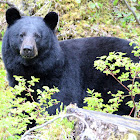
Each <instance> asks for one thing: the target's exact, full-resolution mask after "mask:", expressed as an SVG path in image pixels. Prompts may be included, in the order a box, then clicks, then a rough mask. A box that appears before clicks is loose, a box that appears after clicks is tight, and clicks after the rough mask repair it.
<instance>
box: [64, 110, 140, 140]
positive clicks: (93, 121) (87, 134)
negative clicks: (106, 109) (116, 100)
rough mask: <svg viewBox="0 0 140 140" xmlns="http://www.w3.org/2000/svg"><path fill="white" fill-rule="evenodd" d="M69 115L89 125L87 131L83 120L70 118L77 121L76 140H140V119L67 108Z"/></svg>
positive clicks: (75, 128)
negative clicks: (73, 115)
mask: <svg viewBox="0 0 140 140" xmlns="http://www.w3.org/2000/svg"><path fill="white" fill-rule="evenodd" d="M67 113H69V114H75V115H77V116H78V117H80V118H82V119H84V120H85V121H86V123H87V124H88V125H89V129H88V130H87V128H86V125H85V123H84V122H83V121H82V120H81V119H78V118H75V117H69V119H70V120H71V119H72V120H73V119H74V120H75V127H74V137H75V139H76V140H81V139H83V140H140V120H139V119H135V118H131V117H127V116H119V115H114V114H107V113H103V112H96V111H89V110H85V109H80V108H67Z"/></svg>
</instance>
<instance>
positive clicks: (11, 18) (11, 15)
mask: <svg viewBox="0 0 140 140" xmlns="http://www.w3.org/2000/svg"><path fill="white" fill-rule="evenodd" d="M20 18H21V16H20V13H19V11H18V10H17V9H16V8H9V9H8V10H7V11H6V21H7V23H8V24H9V25H12V24H13V23H14V22H15V21H16V20H18V19H20Z"/></svg>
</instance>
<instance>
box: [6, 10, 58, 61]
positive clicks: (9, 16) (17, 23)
mask: <svg viewBox="0 0 140 140" xmlns="http://www.w3.org/2000/svg"><path fill="white" fill-rule="evenodd" d="M6 21H7V23H8V28H7V31H8V36H9V38H8V42H9V46H10V47H11V48H12V49H11V50H14V51H15V52H16V53H17V54H19V55H20V56H21V57H22V58H24V59H26V60H30V59H33V58H35V57H37V56H38V54H39V53H42V54H43V52H44V51H45V52H47V51H48V52H49V50H50V49H51V46H53V45H54V43H55V42H56V41H53V38H55V35H54V29H55V27H56V25H57V22H58V15H57V13H55V12H50V13H48V14H47V15H46V16H45V18H41V17H28V16H23V17H22V16H21V15H20V13H19V11H18V10H17V9H16V8H10V9H8V10H7V12H6ZM54 40H55V39H54ZM44 48H45V49H44Z"/></svg>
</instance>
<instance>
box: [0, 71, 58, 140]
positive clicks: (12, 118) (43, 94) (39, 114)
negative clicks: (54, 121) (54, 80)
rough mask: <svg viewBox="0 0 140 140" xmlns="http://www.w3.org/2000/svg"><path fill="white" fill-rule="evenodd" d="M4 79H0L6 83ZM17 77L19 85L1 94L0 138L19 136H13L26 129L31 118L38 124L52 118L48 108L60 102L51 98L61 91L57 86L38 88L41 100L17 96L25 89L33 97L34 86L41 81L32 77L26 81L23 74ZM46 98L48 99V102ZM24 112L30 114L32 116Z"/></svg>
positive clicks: (8, 88)
mask: <svg viewBox="0 0 140 140" xmlns="http://www.w3.org/2000/svg"><path fill="white" fill-rule="evenodd" d="M1 74H2V73H1ZM3 79H4V78H2V79H0V80H1V84H2V85H5V80H3ZM15 79H16V80H17V81H18V85H16V86H15V87H14V88H12V87H7V88H6V90H5V89H3V91H2V92H1V94H0V105H1V107H0V112H1V113H0V127H1V128H0V130H1V132H0V138H10V137H12V138H13V139H16V138H18V136H14V137H13V135H14V134H15V133H16V134H20V133H21V132H23V131H25V130H26V126H27V123H29V124H30V123H31V122H30V121H29V120H33V119H34V120H36V122H37V124H42V123H44V122H45V121H47V120H48V119H50V117H49V114H48V112H47V111H46V108H49V107H51V106H53V105H54V104H57V103H58V101H57V100H56V99H51V96H52V95H53V94H54V93H56V92H59V90H58V89H57V88H55V87H54V88H52V89H50V88H49V87H47V86H44V87H43V88H44V91H41V90H39V89H38V90H37V93H38V94H39V95H40V96H39V97H38V99H39V102H35V101H34V100H33V102H29V101H27V102H26V99H25V98H17V95H20V94H21V92H23V91H26V92H27V93H26V94H27V95H28V96H31V98H32V95H31V93H32V92H34V90H32V86H34V85H35V83H36V82H39V79H38V78H34V77H31V80H30V81H26V80H25V79H24V78H22V77H21V76H15ZM26 83H28V86H26V85H27V84H26ZM58 94H59V93H58ZM32 99H33V98H32ZM46 100H48V102H47V103H46ZM23 112H26V113H28V114H30V116H29V115H27V114H25V113H23Z"/></svg>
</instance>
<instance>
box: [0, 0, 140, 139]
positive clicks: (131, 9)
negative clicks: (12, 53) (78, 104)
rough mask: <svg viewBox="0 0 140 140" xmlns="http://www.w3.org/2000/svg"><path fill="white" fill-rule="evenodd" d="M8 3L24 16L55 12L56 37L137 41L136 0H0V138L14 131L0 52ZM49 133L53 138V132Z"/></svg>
mask: <svg viewBox="0 0 140 140" xmlns="http://www.w3.org/2000/svg"><path fill="white" fill-rule="evenodd" d="M9 7H16V8H17V9H19V10H20V12H21V14H22V15H23V16H26V15H27V16H41V17H44V16H45V15H46V14H47V13H48V12H50V11H55V12H57V13H58V14H59V23H58V25H57V28H56V35H57V37H58V40H65V39H72V38H81V37H91V36H92V37H94V36H114V37H120V38H123V39H128V40H131V41H134V42H139V41H140V1H139V0H0V139H8V138H9V136H10V135H12V134H14V133H15V132H14V131H15V130H14V129H13V128H12V125H11V124H10V123H11V122H12V121H14V120H12V119H13V118H10V119H11V120H10V119H9V120H10V121H9V120H8V117H7V114H4V110H6V108H8V103H9V101H8V100H9V98H10V97H9V92H5V88H6V87H7V85H8V84H7V81H6V80H5V79H6V78H5V77H6V73H5V70H4V66H3V63H2V56H1V45H2V37H3V35H4V33H5V30H6V27H7V23H6V20H5V12H6V10H7V9H8V8H9ZM4 93H5V94H4ZM6 104H7V106H6ZM6 118H7V119H6ZM66 123H67V124H68V122H67V121H66V122H64V124H66ZM68 125H69V124H68ZM70 125H71V124H70ZM10 126H11V128H12V129H11V128H10ZM57 127H58V126H57ZM57 127H56V126H53V127H52V129H53V128H54V129H55V132H58V133H60V132H59V130H60V129H61V128H57ZM56 129H57V130H58V131H57V130H56ZM67 131H69V130H67ZM67 131H66V132H67ZM58 135H59V134H57V135H56V137H57V136H58ZM50 137H51V138H52V139H53V137H52V135H50ZM56 137H55V139H56ZM59 138H60V137H59ZM10 140H11V139H10Z"/></svg>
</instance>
